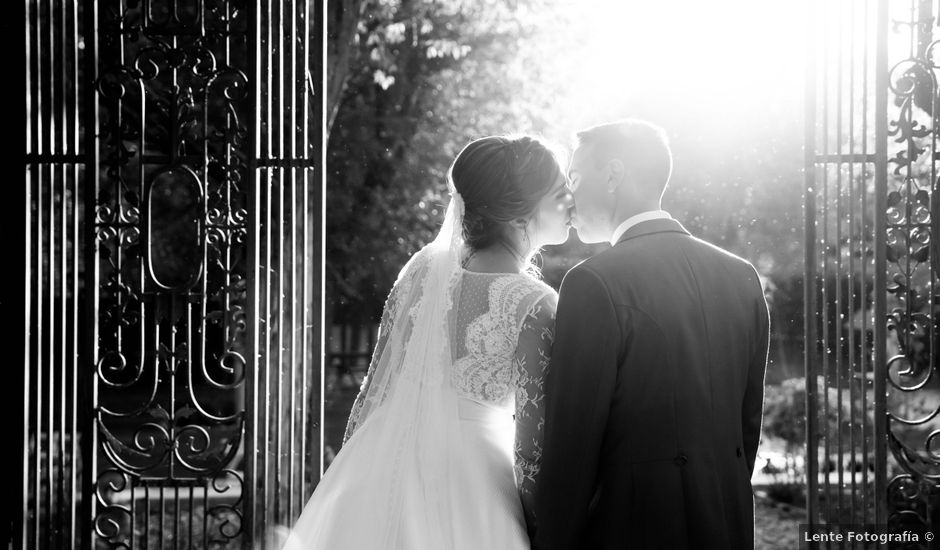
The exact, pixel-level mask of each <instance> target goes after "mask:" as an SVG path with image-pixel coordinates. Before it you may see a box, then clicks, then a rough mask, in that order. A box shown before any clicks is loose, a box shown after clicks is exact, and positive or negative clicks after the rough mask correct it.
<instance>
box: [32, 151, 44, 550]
mask: <svg viewBox="0 0 940 550" xmlns="http://www.w3.org/2000/svg"><path fill="white" fill-rule="evenodd" d="M43 172H44V170H43V165H42V164H38V165H37V166H36V174H37V175H38V176H39V177H38V178H37V179H36V197H37V204H36V245H37V250H36V313H37V315H36V358H37V359H39V362H38V363H39V364H38V365H37V366H36V447H35V449H36V450H35V452H36V456H35V471H36V480H35V487H34V489H33V498H34V499H35V502H36V525H35V528H36V547H37V548H41V547H42V542H41V541H42V534H41V532H40V526H41V525H42V497H43V491H42V435H43V431H42V430H43V428H42V416H43V415H42V411H43V399H42V398H43V391H42V389H43V378H44V377H43V363H42V361H43V359H44V351H43V340H44V331H43V325H44V323H45V315H44V313H45V312H44V311H43V294H44V290H43V282H44V280H43V277H44V274H43V258H44V257H45V246H44V244H45V243H44V241H45V235H44V234H43V228H44V227H45V220H44V216H43V213H44V206H45V200H44V196H43V187H45V186H44V185H43V181H44V177H43Z"/></svg>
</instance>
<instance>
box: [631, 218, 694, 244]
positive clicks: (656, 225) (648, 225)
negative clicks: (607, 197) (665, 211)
mask: <svg viewBox="0 0 940 550" xmlns="http://www.w3.org/2000/svg"><path fill="white" fill-rule="evenodd" d="M654 233H684V234H686V235H691V233H689V232H688V231H687V230H686V229H685V228H684V227H682V224H681V223H679V222H677V221H676V220H673V219H657V220H647V221H645V222H640V223H638V224H636V225H634V226H633V227H631V228H630V229H628V230H627V232H626V233H624V234H623V235H622V236H621V237H620V239H619V240H618V241H617V244H620V243H622V242H624V241H629V240H631V239H636V238H638V237H643V236H646V235H652V234H654Z"/></svg>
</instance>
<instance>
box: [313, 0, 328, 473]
mask: <svg viewBox="0 0 940 550" xmlns="http://www.w3.org/2000/svg"><path fill="white" fill-rule="evenodd" d="M327 13H328V10H327V4H326V2H323V3H322V4H321V5H320V18H319V19H318V20H317V21H319V22H320V25H319V30H320V31H321V32H320V33H319V34H318V35H317V34H316V33H315V34H314V35H315V36H319V37H320V48H321V49H320V79H321V80H320V106H319V110H318V111H317V114H318V116H317V120H318V121H319V123H320V128H321V130H320V131H321V134H320V233H319V235H318V237H319V239H318V241H319V243H320V295H319V297H318V298H319V299H318V300H317V303H318V304H319V305H320V327H321V328H320V350H319V352H320V356H319V357H318V364H319V371H320V375H319V379H320V380H319V382H320V388H319V394H320V395H319V407H318V408H319V417H317V423H318V425H319V429H318V432H317V433H318V435H317V454H316V457H317V464H318V465H319V468H318V470H319V473H320V477H321V478H322V477H323V465H324V464H323V462H324V460H323V445H324V433H325V432H326V430H324V429H323V420H324V419H325V418H326V416H325V412H326V408H325V407H326V363H325V358H326V353H325V352H326V332H325V331H326V308H325V307H324V306H325V300H326V150H327V143H328V140H329V134H328V133H327V124H326V120H327V117H328V113H327V102H326V92H325V89H326V82H327V73H326V70H327V62H326V60H327V51H329V50H328V48H327V32H328V30H329V29H328V27H329V23H328V21H329V18H328V17H327Z"/></svg>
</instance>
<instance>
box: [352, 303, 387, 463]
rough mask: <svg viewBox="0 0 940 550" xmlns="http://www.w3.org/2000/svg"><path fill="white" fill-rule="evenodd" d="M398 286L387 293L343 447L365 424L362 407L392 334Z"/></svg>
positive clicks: (365, 415)
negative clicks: (370, 355)
mask: <svg viewBox="0 0 940 550" xmlns="http://www.w3.org/2000/svg"><path fill="white" fill-rule="evenodd" d="M398 286H399V285H397V284H396V285H395V287H393V288H392V290H391V292H389V295H388V299H386V301H385V307H384V309H383V311H382V320H381V321H380V322H379V332H378V335H377V336H376V341H375V350H374V351H373V352H372V360H371V361H369V370H368V371H367V372H366V376H365V378H363V379H362V386H361V387H360V388H359V395H357V396H356V400H355V401H354V402H353V406H352V410H351V411H350V413H349V420H348V421H347V422H346V433H345V434H344V435H343V444H344V445H345V444H346V442H347V441H349V438H350V437H352V434H353V432H355V431H356V429H357V428H358V427H359V426H361V425H362V423H363V422H365V420H366V417H367V416H368V411H363V405H365V403H366V400H367V398H368V395H369V389H370V385H371V383H372V379H373V377H374V375H375V369H376V366H377V365H378V362H379V358H380V357H382V353H383V352H384V351H385V345H386V344H387V343H388V336H389V334H391V332H392V319H393V318H394V314H395V312H396V311H397V308H398V302H399V294H400V292H399V288H398Z"/></svg>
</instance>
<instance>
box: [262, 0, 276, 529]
mask: <svg viewBox="0 0 940 550" xmlns="http://www.w3.org/2000/svg"><path fill="white" fill-rule="evenodd" d="M272 13H273V11H272V9H271V2H270V1H268V2H267V19H266V20H265V23H266V25H265V30H266V31H267V32H266V34H267V42H266V46H267V47H266V51H267V53H268V55H267V63H266V65H265V69H266V74H267V87H266V88H265V95H266V99H267V107H268V109H267V112H266V114H265V117H264V120H265V124H266V132H267V145H268V146H267V152H266V153H265V155H266V156H265V158H268V159H270V158H272V157H273V156H274V151H273V146H274V143H273V137H274V131H275V129H274V120H273V119H274V116H273V105H272V99H271V95H272V87H273V85H272V81H273V75H272V73H273V72H274V71H273V70H272V64H273V49H274V48H273V46H272V37H271V29H272V27H273V26H274V24H273V23H272ZM264 172H265V183H264V186H265V199H266V201H265V213H264V216H265V220H266V223H265V262H264V276H265V314H264V323H265V348H264V349H265V353H264V379H265V383H264V401H265V404H264V411H265V427H264V433H265V444H264V445H265V447H264V456H265V480H269V479H273V477H274V476H273V475H271V476H269V475H268V472H267V470H268V466H269V462H270V458H271V417H270V415H271V380H270V375H271V355H272V353H271V264H272V256H271V245H272V242H271V238H272V237H271V233H272V226H271V223H272V217H271V183H272V181H273V179H274V178H273V177H272V172H273V169H272V168H265V170H264ZM272 485H273V484H271V483H267V482H266V483H265V486H264V491H265V502H264V505H265V507H264V525H267V524H268V518H269V517H270V510H269V509H270V506H268V505H267V493H268V491H269V490H270V489H269V488H272V489H273V487H272Z"/></svg>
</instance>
